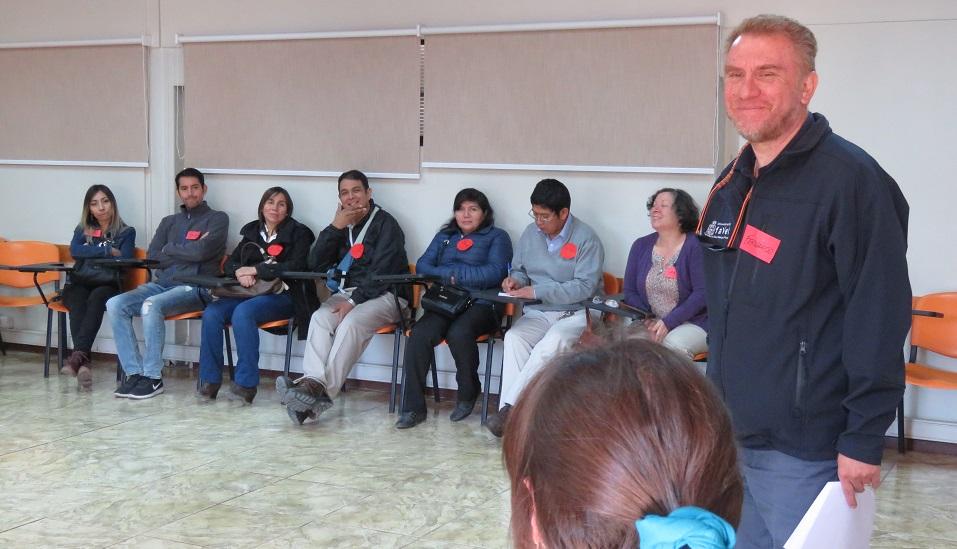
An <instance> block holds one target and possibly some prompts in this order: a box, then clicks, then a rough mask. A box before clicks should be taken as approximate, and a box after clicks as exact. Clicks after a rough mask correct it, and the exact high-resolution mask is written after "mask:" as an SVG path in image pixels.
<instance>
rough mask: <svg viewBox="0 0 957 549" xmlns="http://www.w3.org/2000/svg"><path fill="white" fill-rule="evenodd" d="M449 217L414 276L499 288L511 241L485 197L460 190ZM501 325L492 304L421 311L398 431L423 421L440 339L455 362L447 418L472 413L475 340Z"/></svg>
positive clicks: (408, 357)
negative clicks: (453, 398)
mask: <svg viewBox="0 0 957 549" xmlns="http://www.w3.org/2000/svg"><path fill="white" fill-rule="evenodd" d="M452 211H453V213H454V215H453V217H452V219H450V220H449V222H448V223H446V224H445V226H444V227H442V229H440V230H439V232H438V234H436V235H435V238H433V239H432V243H431V244H429V248H428V249H427V250H426V251H425V253H424V254H423V255H422V257H420V258H419V261H418V262H417V263H416V264H415V270H416V273H418V274H425V275H435V276H438V277H440V278H441V279H442V282H443V283H447V284H454V285H456V286H460V287H464V288H466V289H469V290H487V289H492V288H499V287H500V286H501V285H502V280H504V279H505V277H506V276H507V275H508V264H509V263H510V262H511V261H512V240H511V239H510V238H509V236H508V233H506V232H505V231H503V230H502V229H499V228H498V227H495V218H494V214H493V211H492V206H491V205H489V202H488V198H487V197H486V196H485V194H483V193H482V192H481V191H478V190H476V189H471V188H469V189H462V190H461V191H459V193H458V194H456V195H455V202H454V203H453V206H452ZM500 322H501V311H500V310H499V309H497V308H496V307H495V306H494V305H493V304H492V303H489V302H486V301H481V300H479V301H475V302H473V303H472V305H471V306H470V307H469V308H468V309H466V310H465V311H464V312H463V313H461V314H460V315H458V316H457V317H455V318H448V317H445V316H443V315H440V314H437V313H433V312H431V311H427V312H426V313H425V314H424V315H423V316H422V318H421V319H419V321H418V322H416V323H415V327H414V328H413V329H412V335H411V336H410V337H409V340H408V343H407V344H406V348H405V372H406V382H405V383H404V384H403V385H402V391H403V398H402V409H401V410H400V415H399V420H398V421H397V422H396V424H395V426H396V427H398V428H399V429H408V428H409V427H415V426H416V425H418V424H419V423H422V422H423V421H425V418H426V414H427V409H426V406H425V396H424V391H425V376H426V373H428V371H429V365H430V363H431V361H432V348H433V347H435V346H436V345H438V344H439V343H440V342H441V341H442V339H445V340H446V341H447V342H448V344H449V350H450V351H451V352H452V358H453V359H454V360H455V380H456V382H457V383H458V402H457V403H456V405H455V410H454V411H453V412H452V415H451V416H450V418H449V419H451V420H452V421H461V420H463V419H465V418H466V417H468V415H469V414H471V413H472V408H474V407H475V400H476V399H477V398H478V395H479V394H480V393H481V392H482V388H481V384H480V382H479V377H478V365H479V351H478V344H477V343H476V342H475V338H477V337H478V336H480V335H482V334H487V333H489V332H491V331H493V330H494V329H495V328H496V327H497V326H498V325H499V323H500Z"/></svg>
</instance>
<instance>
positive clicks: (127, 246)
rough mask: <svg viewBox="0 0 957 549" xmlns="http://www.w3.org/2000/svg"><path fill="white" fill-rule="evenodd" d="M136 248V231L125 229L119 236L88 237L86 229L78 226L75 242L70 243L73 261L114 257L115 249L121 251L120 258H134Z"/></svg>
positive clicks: (131, 228)
mask: <svg viewBox="0 0 957 549" xmlns="http://www.w3.org/2000/svg"><path fill="white" fill-rule="evenodd" d="M134 246H136V229H134V228H133V227H124V228H123V230H121V231H120V234H118V235H111V234H106V235H104V234H101V235H100V236H92V235H87V234H86V232H85V228H84V227H80V226H77V228H76V229H74V230H73V240H71V241H70V255H71V256H73V259H90V258H98V257H113V251H112V250H113V248H116V249H117V250H119V251H120V255H119V257H120V258H123V259H130V258H132V257H133V247H134Z"/></svg>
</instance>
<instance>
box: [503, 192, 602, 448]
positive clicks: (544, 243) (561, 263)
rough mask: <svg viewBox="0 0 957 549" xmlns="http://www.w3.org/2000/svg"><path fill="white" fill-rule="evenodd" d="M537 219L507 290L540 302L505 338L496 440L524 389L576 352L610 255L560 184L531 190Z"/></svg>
mask: <svg viewBox="0 0 957 549" xmlns="http://www.w3.org/2000/svg"><path fill="white" fill-rule="evenodd" d="M531 202H532V210H531V211H530V212H529V215H530V216H531V217H532V218H533V219H534V220H535V222H534V223H532V224H530V225H529V226H528V227H526V228H525V231H524V232H523V233H522V237H521V239H520V240H519V241H518V246H516V248H515V257H514V259H513V263H512V270H511V272H510V273H509V276H508V278H506V279H505V280H504V281H503V282H502V289H503V290H504V291H506V292H508V293H509V294H511V295H513V296H515V297H523V298H529V299H538V300H541V304H539V305H530V306H526V307H525V311H524V314H523V316H522V318H520V319H519V320H518V321H516V322H515V325H514V326H512V329H510V330H509V331H508V333H506V334H505V359H504V364H503V366H502V390H501V395H500V399H499V404H500V406H501V409H500V410H499V412H498V414H496V415H494V416H492V417H490V418H489V420H488V424H487V425H488V428H489V430H490V431H491V432H492V433H493V434H494V435H495V436H498V437H500V436H502V429H503V427H504V426H505V420H506V418H507V417H508V412H509V409H511V407H512V404H514V403H515V401H516V400H517V399H518V398H519V395H520V394H521V392H522V389H523V388H524V387H525V385H526V384H527V383H528V381H529V380H530V379H531V378H532V376H534V375H535V374H536V373H537V372H538V371H539V370H540V369H541V368H542V366H544V365H545V363H546V362H548V360H549V359H550V358H551V357H552V356H553V355H554V354H556V353H558V352H561V351H564V350H566V349H568V348H569V347H571V345H572V344H574V343H575V342H576V341H578V337H579V336H580V335H581V333H582V331H583V330H584V329H585V314H586V313H585V310H584V309H583V307H582V306H581V305H580V303H581V301H583V300H585V299H587V298H589V297H591V296H593V295H595V293H596V292H598V291H599V290H601V285H602V264H603V263H604V261H605V250H604V248H603V247H602V245H601V241H600V240H599V239H598V235H596V234H595V231H593V230H592V228H591V227H589V226H588V225H586V224H585V223H584V222H583V221H581V220H580V219H578V218H577V217H574V216H573V215H571V214H570V213H569V208H570V207H571V202H572V199H571V195H569V193H568V188H567V187H565V185H563V184H562V183H561V182H560V181H557V180H555V179H543V180H541V181H539V182H538V185H536V186H535V190H534V191H532V197H531Z"/></svg>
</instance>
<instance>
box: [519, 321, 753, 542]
mask: <svg viewBox="0 0 957 549" xmlns="http://www.w3.org/2000/svg"><path fill="white" fill-rule="evenodd" d="M583 402H587V403H588V406H582V405H581V403H583ZM736 451H737V450H736V448H735V442H734V436H733V433H732V429H731V421H730V418H729V417H728V413H727V410H726V409H725V408H724V406H723V405H722V403H721V400H720V398H719V397H718V395H717V393H716V392H715V390H714V388H713V387H712V386H711V384H710V383H709V382H708V380H707V379H705V378H704V376H702V375H701V374H699V373H698V372H697V371H696V370H695V368H694V366H693V365H692V364H690V363H689V362H688V361H687V360H685V359H684V358H682V357H680V356H679V355H678V354H677V353H675V352H673V351H671V350H670V349H667V348H666V347H663V346H661V345H658V344H656V343H654V342H652V341H648V340H646V339H643V338H640V339H639V338H635V339H631V340H618V341H607V342H604V343H603V344H602V345H600V346H595V347H589V348H585V349H580V350H576V351H573V352H570V353H566V354H563V355H559V356H558V357H557V358H555V359H554V360H553V361H552V362H551V363H550V364H549V366H548V367H547V368H544V369H543V370H542V371H541V373H539V374H538V375H537V376H536V377H535V378H534V379H532V381H531V382H530V383H529V385H528V386H527V387H526V388H525V391H524V392H523V394H522V398H521V399H520V400H519V401H518V402H517V403H516V404H515V406H514V409H513V410H512V412H511V414H510V416H509V418H508V428H507V429H506V430H505V438H504V441H503V445H502V453H503V456H504V461H505V468H506V471H507V473H508V477H509V481H510V485H511V507H512V518H511V532H512V542H513V544H514V546H515V547H517V548H533V547H534V548H542V547H545V548H561V547H593V548H605V547H607V548H612V547H615V548H618V547H631V548H635V547H638V548H641V549H675V548H684V547H687V548H689V549H730V548H732V547H734V544H735V533H734V529H733V527H734V526H736V525H737V524H738V520H739V518H740V515H741V501H742V494H743V487H742V481H741V476H740V474H739V471H738V465H737V454H736Z"/></svg>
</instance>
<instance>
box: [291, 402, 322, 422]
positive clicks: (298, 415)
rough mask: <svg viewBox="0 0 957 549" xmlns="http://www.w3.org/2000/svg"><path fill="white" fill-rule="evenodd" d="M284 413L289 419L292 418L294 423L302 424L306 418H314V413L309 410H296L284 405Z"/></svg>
mask: <svg viewBox="0 0 957 549" xmlns="http://www.w3.org/2000/svg"><path fill="white" fill-rule="evenodd" d="M286 415H288V416H289V419H291V420H292V422H293V423H295V424H296V425H302V424H303V423H305V422H306V420H307V419H310V418H311V419H316V414H315V413H314V412H313V411H312V410H309V411H308V412H297V411H295V410H293V409H292V408H290V407H288V406H287V407H286Z"/></svg>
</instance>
